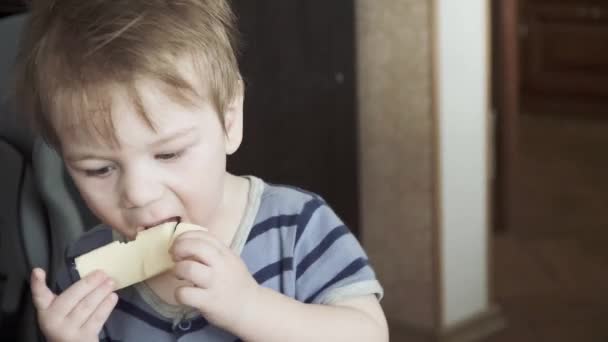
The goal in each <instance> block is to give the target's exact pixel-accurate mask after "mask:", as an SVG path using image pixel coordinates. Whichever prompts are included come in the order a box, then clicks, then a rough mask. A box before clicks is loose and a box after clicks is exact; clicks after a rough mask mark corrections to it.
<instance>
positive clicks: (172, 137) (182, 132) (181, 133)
mask: <svg viewBox="0 0 608 342" xmlns="http://www.w3.org/2000/svg"><path fill="white" fill-rule="evenodd" d="M195 130H196V127H188V128H184V129H181V130H179V131H177V132H174V133H171V134H169V135H167V136H165V137H162V138H160V139H159V140H157V141H155V142H153V143H151V144H150V146H151V147H158V146H161V145H164V144H166V143H168V142H170V141H173V140H177V139H178V138H181V137H183V136H187V135H189V134H191V133H192V132H194V131H195Z"/></svg>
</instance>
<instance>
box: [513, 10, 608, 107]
mask: <svg viewBox="0 0 608 342" xmlns="http://www.w3.org/2000/svg"><path fill="white" fill-rule="evenodd" d="M522 10H523V11H522V29H523V35H522V39H523V40H522V42H523V44H522V47H523V50H522V71H523V73H522V81H523V95H524V100H525V103H524V104H525V105H526V107H527V108H530V111H531V112H532V113H536V112H542V111H551V112H572V113H574V114H580V113H581V112H587V113H592V112H599V113H603V114H608V86H607V84H608V3H606V1H605V0H559V1H558V0H527V1H526V3H525V6H524V7H522ZM583 114H584V113H583Z"/></svg>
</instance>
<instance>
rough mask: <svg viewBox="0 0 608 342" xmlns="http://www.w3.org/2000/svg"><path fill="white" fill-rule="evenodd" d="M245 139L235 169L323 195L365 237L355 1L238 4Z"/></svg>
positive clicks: (247, 0) (278, 0)
mask: <svg viewBox="0 0 608 342" xmlns="http://www.w3.org/2000/svg"><path fill="white" fill-rule="evenodd" d="M232 3H233V6H234V8H235V11H236V13H237V15H238V17H239V22H240V24H239V25H240V30H241V33H242V38H243V42H244V46H243V53H242V56H241V57H240V64H241V70H242V72H243V74H244V77H245V82H246V87H247V88H246V95H245V134H244V141H243V145H242V147H241V149H240V150H239V151H238V152H237V153H236V154H235V155H234V156H233V157H231V158H230V159H229V170H231V171H232V172H235V173H237V174H254V175H257V176H260V177H262V178H264V179H265V180H266V181H269V182H273V183H283V184H291V185H295V186H298V187H302V188H305V189H306V190H309V191H313V192H316V193H319V194H320V195H322V196H323V197H324V198H325V199H326V200H327V201H328V202H329V204H330V205H331V206H332V207H333V208H334V209H335V211H336V212H337V213H338V215H340V217H341V218H342V219H343V220H344V221H345V222H346V223H347V224H348V225H349V227H350V228H351V229H352V230H353V231H355V232H357V231H358V224H359V216H358V181H357V180H358V165H357V138H356V137H357V116H356V96H355V95H356V92H355V84H356V83H355V72H354V70H355V68H354V65H355V50H354V2H353V1H352V0H334V1H322V0H256V1H251V0H236V1H233V2H232Z"/></svg>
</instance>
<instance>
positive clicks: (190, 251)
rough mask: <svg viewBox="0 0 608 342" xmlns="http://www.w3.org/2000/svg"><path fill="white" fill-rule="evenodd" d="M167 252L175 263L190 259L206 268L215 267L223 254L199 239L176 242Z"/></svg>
mask: <svg viewBox="0 0 608 342" xmlns="http://www.w3.org/2000/svg"><path fill="white" fill-rule="evenodd" d="M169 252H170V253H171V255H172V257H173V260H174V261H176V262H177V261H180V260H184V259H191V260H195V261H198V262H200V263H203V264H205V265H208V266H214V265H216V264H217V262H218V261H219V260H220V259H221V258H222V254H223V252H222V251H221V249H218V248H217V247H216V246H214V245H212V244H210V243H209V242H208V241H207V240H203V239H200V238H190V239H179V240H176V241H175V242H174V243H173V246H171V250H170V251H169Z"/></svg>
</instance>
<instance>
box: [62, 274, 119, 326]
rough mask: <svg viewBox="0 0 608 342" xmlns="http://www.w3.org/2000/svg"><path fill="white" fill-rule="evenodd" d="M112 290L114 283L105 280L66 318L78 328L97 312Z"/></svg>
mask: <svg viewBox="0 0 608 342" xmlns="http://www.w3.org/2000/svg"><path fill="white" fill-rule="evenodd" d="M112 290H114V283H113V281H112V279H107V280H106V281H104V282H103V283H101V285H99V286H98V287H97V288H95V289H94V290H93V291H91V292H90V293H89V294H88V295H87V296H86V297H84V298H83V299H82V300H81V301H80V302H79V303H78V304H77V305H76V306H75V307H74V309H73V310H72V312H70V313H69V314H68V315H67V317H66V318H67V319H68V320H69V321H70V322H72V323H73V324H74V325H75V326H78V327H80V326H81V325H83V324H84V323H85V322H86V321H87V320H88V318H89V316H91V314H93V313H94V312H95V310H97V308H98V307H99V305H100V304H101V302H103V300H104V299H105V298H106V297H107V296H108V295H109V294H110V293H112Z"/></svg>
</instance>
